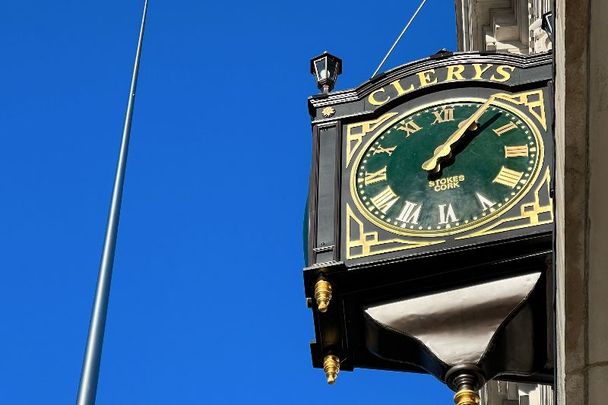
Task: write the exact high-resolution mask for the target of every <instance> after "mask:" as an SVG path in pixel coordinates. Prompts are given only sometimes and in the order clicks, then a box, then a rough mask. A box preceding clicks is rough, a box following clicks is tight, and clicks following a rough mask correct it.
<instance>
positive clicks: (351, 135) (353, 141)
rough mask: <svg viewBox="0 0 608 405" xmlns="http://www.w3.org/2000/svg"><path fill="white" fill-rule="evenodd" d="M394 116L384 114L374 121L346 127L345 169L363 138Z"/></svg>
mask: <svg viewBox="0 0 608 405" xmlns="http://www.w3.org/2000/svg"><path fill="white" fill-rule="evenodd" d="M395 115H397V113H396V112H392V113H388V114H384V115H383V116H381V117H380V118H378V119H375V120H371V121H364V122H357V123H356V124H349V125H347V126H346V167H348V165H349V164H350V160H351V159H352V157H353V155H354V154H355V152H356V151H357V149H359V147H360V146H361V143H362V142H363V137H364V136H365V135H367V134H369V133H370V132H372V131H374V130H375V129H376V128H378V126H380V125H382V124H383V123H385V122H386V121H387V120H389V119H391V118H393V117H394V116H395Z"/></svg>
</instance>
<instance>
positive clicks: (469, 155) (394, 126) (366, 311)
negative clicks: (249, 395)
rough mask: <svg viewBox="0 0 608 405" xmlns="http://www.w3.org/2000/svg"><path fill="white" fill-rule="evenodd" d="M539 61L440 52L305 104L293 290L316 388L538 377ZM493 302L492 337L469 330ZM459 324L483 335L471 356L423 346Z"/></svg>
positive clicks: (546, 169) (547, 280)
mask: <svg viewBox="0 0 608 405" xmlns="http://www.w3.org/2000/svg"><path fill="white" fill-rule="evenodd" d="M552 60H553V59H552V56H551V54H543V55H530V56H522V55H513V54H500V53H496V54H478V53H462V54H451V53H449V52H440V53H438V54H436V55H433V56H431V57H430V58H427V59H424V60H420V61H416V62H412V63H409V64H406V65H403V66H400V67H397V68H395V69H392V70H390V71H388V72H385V73H383V74H381V75H379V76H376V77H374V78H373V79H372V80H370V81H368V82H366V83H363V84H361V85H360V86H358V87H357V88H354V89H350V90H344V91H338V92H333V93H329V94H319V95H316V96H313V97H311V98H310V99H309V112H310V114H311V120H312V166H311V176H310V183H309V184H310V187H309V194H308V203H307V220H306V227H305V229H306V235H307V237H306V267H305V269H304V283H305V288H306V297H307V298H308V301H307V302H308V303H309V304H310V305H311V307H312V308H313V311H314V312H313V314H314V322H315V342H314V343H313V344H312V345H311V353H312V357H313V364H314V365H315V367H319V368H323V369H324V371H325V373H326V375H327V377H328V381H330V382H333V381H334V380H335V376H336V373H337V372H336V370H337V368H338V367H339V368H340V369H342V370H353V369H354V368H358V367H361V368H377V369H388V370H401V371H416V372H427V373H431V374H433V375H435V376H436V377H437V378H439V379H440V380H442V381H445V382H446V383H448V384H449V385H450V386H452V387H453V388H455V385H454V384H455V383H454V381H455V380H454V379H453V378H452V376H454V375H464V374H466V373H465V371H466V372H469V373H470V374H471V375H475V376H482V377H484V378H485V379H491V378H495V377H497V376H500V377H501V378H504V379H506V380H508V379H517V380H522V379H523V380H529V381H544V382H550V381H551V380H552V378H553V369H552V367H553V363H552V361H553V358H552V356H553V348H552V346H551V337H550V336H549V334H550V332H548V331H551V330H553V326H552V325H553V323H552V322H553V320H552V316H553V312H552V306H551V299H550V298H549V299H548V297H551V296H552V292H553V280H552V272H551V267H550V266H551V263H552V248H553V227H554V223H553V219H554V206H553V186H552V184H553V183H554V182H553V168H554V162H553V156H554V145H553V133H552V129H553V128H552V125H551V123H552V121H553V105H552V100H553V89H552V78H553V71H552ZM522 277H523V278H526V280H527V277H530V280H532V279H534V280H536V281H534V282H531V283H530V284H526V283H523V282H521V280H523V278H522ZM491 283H496V284H491ZM509 285H512V286H513V288H514V290H513V291H517V294H516V295H513V296H516V297H517V299H514V300H513V305H512V304H509V305H507V306H504V305H506V304H505V303H506V302H507V299H508V296H509V297H510V296H512V295H509V294H511V293H510V292H509V291H511V290H509V289H508V288H506V287H505V286H509ZM488 286H494V287H488ZM486 288H490V289H491V293H489V294H488V298H487V301H483V303H481V302H482V301H476V300H478V299H481V297H482V296H484V294H485V293H486V292H487V290H486ZM472 291H475V292H472ZM460 293H462V295H459V294H460ZM482 293H484V294H482ZM446 297H447V298H446ZM458 297H465V298H464V299H460V298H458ZM424 300H426V301H424ZM423 301H424V302H423ZM465 301H467V302H468V303H467V302H465ZM441 302H443V303H445V308H446V310H445V311H440V310H439V311H438V310H437V308H438V307H437V305H438V304H440V303H441ZM426 303H432V305H430V307H429V306H427V304H426ZM503 306H504V307H505V308H507V307H508V308H507V311H506V312H505V313H504V314H503V315H500V316H499V317H498V318H500V319H498V318H497V320H496V322H495V323H494V321H491V322H488V323H487V324H492V325H500V326H497V327H496V330H494V331H492V332H491V334H490V332H488V333H486V332H482V331H481V329H479V328H477V327H476V326H472V325H474V322H477V321H480V320H484V321H483V322H485V320H487V319H490V318H492V317H493V316H494V315H493V314H496V308H499V307H501V308H502V307H503ZM403 308H408V309H407V311H404V310H403ZM408 311H414V312H416V311H417V312H416V313H415V314H414V312H408ZM408 313H411V314H413V315H411V316H410V315H407V314H408ZM421 325H423V326H421ZM465 332H466V333H467V334H468V335H467V336H473V337H472V338H471V339H470V340H468V341H470V342H475V341H478V342H479V341H481V340H480V339H482V338H483V337H484V336H485V337H488V336H492V338H491V341H489V343H488V341H484V342H485V343H484V344H486V346H484V347H481V345H480V348H479V351H478V353H482V355H481V357H475V358H472V357H466V358H465V357H459V356H460V355H458V356H456V357H455V358H457V359H456V360H453V359H450V358H448V357H449V356H448V357H446V356H443V354H440V353H438V352H435V351H433V349H432V347H439V346H441V347H446V348H450V350H453V351H457V349H458V348H461V347H462V345H459V344H453V343H449V344H448V343H446V342H445V341H443V337H448V338H451V337H454V336H464V335H463V333H465ZM431 335H433V336H432V337H429V336H431ZM436 338H437V339H439V340H440V341H441V342H440V343H439V346H434V343H433V342H436V341H437V339H436ZM467 339H468V338H467ZM482 340H483V339H482ZM444 354H445V353H444ZM442 356H443V357H442ZM463 370H464V371H463ZM454 373H456V374H454ZM463 373H464V374H463ZM481 379H483V378H481V377H479V378H478V380H481Z"/></svg>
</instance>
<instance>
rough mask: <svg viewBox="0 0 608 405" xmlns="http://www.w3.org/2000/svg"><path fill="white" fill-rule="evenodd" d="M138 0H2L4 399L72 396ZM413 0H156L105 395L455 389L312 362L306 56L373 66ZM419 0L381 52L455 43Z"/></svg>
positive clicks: (361, 73) (406, 393)
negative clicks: (306, 250) (305, 230)
mask: <svg viewBox="0 0 608 405" xmlns="http://www.w3.org/2000/svg"><path fill="white" fill-rule="evenodd" d="M142 4H143V2H142V1H131V0H130V1H124V0H122V1H118V0H108V1H105V2H92V1H85V0H81V1H75V0H73V1H68V0H58V1H53V2H48V1H12V2H10V1H4V2H2V3H0V52H1V53H2V58H0V83H1V86H0V184H1V187H2V191H3V193H2V199H1V200H0V208H1V210H0V254H1V255H0V257H1V259H2V267H1V271H0V403H2V404H9V405H20V404H28V405H30V404H31V405H46V404H69V403H74V400H75V396H76V391H77V387H78V381H79V375H80V370H81V365H82V356H83V352H84V347H85V342H86V334H87V329H88V322H89V316H90V310H91V304H92V298H93V291H94V288H95V282H96V277H97V271H98V266H99V258H100V253H101V246H102V240H103V234H104V228H105V222H106V218H107V209H108V205H109V200H110V192H111V185H112V180H113V176H114V170H115V164H116V155H117V150H118V146H119V138H120V132H121V129H122V120H123V116H124V111H125V107H126V98H127V92H128V87H129V79H130V71H131V66H132V60H133V55H134V50H135V45H136V40H137V30H138V24H139V18H140V12H141V7H142ZM417 5H418V1H414V0H410V1H403V0H402V1H397V0H385V1H383V2H368V1H354V0H350V1H346V0H344V1H333V2H319V4H315V3H314V2H309V1H306V2H303V1H301V2H284V1H283V2H281V1H255V2H254V1H236V2H231V3H226V2H209V1H200V0H198V1H194V0H190V1H187V0H173V1H165V2H162V1H156V0H151V2H150V10H149V20H148V27H147V31H146V40H145V44H144V51H143V58H142V67H141V74H140V81H139V88H138V99H137V103H136V106H135V116H134V122H133V129H132V141H131V148H130V154H129V162H128V168H127V177H126V186H125V194H124V199H123V210H122V217H121V223H120V232H119V239H118V250H117V254H116V262H115V268H114V278H113V284H112V293H111V298H110V307H109V317H108V323H107V330H106V339H105V345H104V352H103V359H102V369H101V378H100V383H99V391H98V401H97V403H98V404H113V405H114V404H116V405H120V404H129V405H132V404H146V405H148V404H150V405H152V404H180V405H181V404H203V403H204V404H240V403H247V404H262V403H264V404H266V403H286V404H310V403H316V402H317V401H319V400H320V398H322V399H323V401H324V402H325V403H350V404H367V403H369V402H370V401H377V402H382V403H384V404H402V403H405V402H404V401H408V398H412V395H415V396H420V395H421V396H422V398H417V399H418V400H419V401H417V403H426V404H449V403H450V402H451V396H452V394H451V393H450V392H449V390H447V389H446V388H444V387H443V385H442V384H441V383H439V382H438V381H436V380H435V379H434V378H433V377H430V376H421V375H414V374H403V373H392V372H381V371H369V370H356V371H355V372H354V373H347V372H344V373H342V374H340V377H339V379H338V383H337V384H336V385H335V386H331V387H330V386H327V385H326V384H325V383H324V380H323V376H322V371H320V370H317V369H313V368H312V366H311V361H310V354H309V349H308V343H309V341H310V340H311V339H312V338H313V325H312V317H311V314H310V312H309V310H308V309H307V308H306V306H305V301H304V293H303V284H302V273H301V272H302V266H303V259H302V241H301V235H302V232H301V225H302V212H303V206H304V201H305V195H306V187H307V178H308V170H309V165H310V121H309V117H308V113H307V108H306V98H307V96H308V95H310V94H314V93H315V92H316V91H317V90H316V87H315V84H314V81H313V78H312V76H310V74H309V71H308V69H309V65H308V63H309V58H310V57H312V56H315V55H317V54H319V53H321V52H322V51H324V50H329V51H330V52H332V53H334V54H336V55H338V56H340V57H341V58H342V59H343V61H344V73H343V75H342V76H341V77H340V79H339V81H338V84H337V87H336V88H337V89H345V88H349V87H353V86H356V85H358V84H359V83H361V82H363V81H365V80H367V79H368V78H369V76H370V75H371V73H372V72H373V70H374V69H375V68H376V66H377V64H378V63H379V61H380V60H381V59H382V57H383V56H384V53H385V52H386V50H387V49H388V48H389V47H390V45H391V43H392V41H393V40H394V38H395V37H396V36H397V35H398V33H399V32H400V31H401V29H402V27H403V25H404V24H405V22H406V21H407V19H408V18H409V17H410V16H411V14H412V13H413V11H414V10H415V8H416V7H417ZM455 31H456V29H455V20H454V5H453V2H452V1H450V0H429V1H428V2H427V4H426V6H425V7H424V8H423V9H422V11H421V13H420V15H419V18H418V19H417V21H416V22H415V23H414V24H413V25H412V27H411V28H410V30H409V31H408V33H407V34H406V36H405V37H404V39H403V40H402V42H401V43H400V44H399V46H398V47H397V49H396V51H395V52H394V54H393V55H392V57H391V58H390V59H389V61H388V63H387V66H386V69H388V68H390V67H394V66H397V65H399V64H402V63H405V62H408V61H412V60H415V59H418V58H421V57H424V56H427V55H429V54H432V53H434V52H435V51H437V50H438V49H440V48H442V47H446V48H449V49H452V50H453V49H455V46H456V45H455Z"/></svg>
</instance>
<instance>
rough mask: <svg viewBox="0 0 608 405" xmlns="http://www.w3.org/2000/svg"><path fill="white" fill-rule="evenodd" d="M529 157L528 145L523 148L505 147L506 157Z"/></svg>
mask: <svg viewBox="0 0 608 405" xmlns="http://www.w3.org/2000/svg"><path fill="white" fill-rule="evenodd" d="M527 156H528V145H521V146H506V145H505V157H506V158H512V157H527Z"/></svg>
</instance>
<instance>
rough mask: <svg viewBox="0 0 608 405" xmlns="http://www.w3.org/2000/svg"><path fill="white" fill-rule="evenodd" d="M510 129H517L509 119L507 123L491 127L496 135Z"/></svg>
mask: <svg viewBox="0 0 608 405" xmlns="http://www.w3.org/2000/svg"><path fill="white" fill-rule="evenodd" d="M512 129H517V125H516V124H515V123H514V122H511V121H509V123H507V124H505V125H503V126H502V127H498V128H493V129H492V131H494V133H495V134H496V135H498V136H501V135H502V134H506V133H507V132H509V131H510V130H512Z"/></svg>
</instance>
